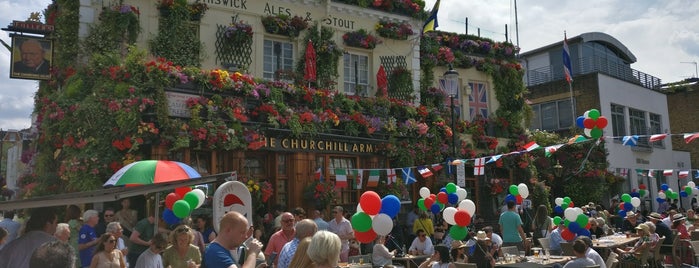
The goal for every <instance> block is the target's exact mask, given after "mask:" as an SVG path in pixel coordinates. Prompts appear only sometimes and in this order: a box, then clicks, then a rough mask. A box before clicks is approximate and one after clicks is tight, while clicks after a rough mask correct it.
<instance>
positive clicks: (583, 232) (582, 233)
mask: <svg viewBox="0 0 699 268" xmlns="http://www.w3.org/2000/svg"><path fill="white" fill-rule="evenodd" d="M591 234H592V233H590V230H588V229H585V228H580V231H578V235H583V236H587V237H590V235H591Z"/></svg>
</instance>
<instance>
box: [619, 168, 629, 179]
mask: <svg viewBox="0 0 699 268" xmlns="http://www.w3.org/2000/svg"><path fill="white" fill-rule="evenodd" d="M628 175H629V169H627V168H620V169H619V176H621V177H624V178H626V177H627V176H628Z"/></svg>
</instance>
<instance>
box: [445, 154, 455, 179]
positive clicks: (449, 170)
mask: <svg viewBox="0 0 699 268" xmlns="http://www.w3.org/2000/svg"><path fill="white" fill-rule="evenodd" d="M446 166H447V175H451V174H454V165H452V164H451V158H447V162H446Z"/></svg>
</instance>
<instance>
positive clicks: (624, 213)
mask: <svg viewBox="0 0 699 268" xmlns="http://www.w3.org/2000/svg"><path fill="white" fill-rule="evenodd" d="M618 214H619V217H622V218H623V217H626V211H624V210H623V209H621V210H619V212H618Z"/></svg>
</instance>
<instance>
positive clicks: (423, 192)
mask: <svg viewBox="0 0 699 268" xmlns="http://www.w3.org/2000/svg"><path fill="white" fill-rule="evenodd" d="M420 197H422V198H428V197H430V189H427V187H422V188H420Z"/></svg>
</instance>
